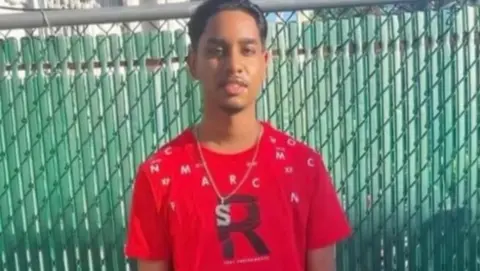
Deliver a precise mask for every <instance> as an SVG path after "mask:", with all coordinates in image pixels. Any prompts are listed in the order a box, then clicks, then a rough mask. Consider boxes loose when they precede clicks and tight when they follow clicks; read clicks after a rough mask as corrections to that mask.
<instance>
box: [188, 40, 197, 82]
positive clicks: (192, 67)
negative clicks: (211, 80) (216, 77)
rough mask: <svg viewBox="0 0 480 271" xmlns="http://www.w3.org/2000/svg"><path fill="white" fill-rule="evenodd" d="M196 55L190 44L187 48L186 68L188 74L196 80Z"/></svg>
mask: <svg viewBox="0 0 480 271" xmlns="http://www.w3.org/2000/svg"><path fill="white" fill-rule="evenodd" d="M196 58H197V56H196V51H195V50H194V49H192V47H191V46H190V48H189V50H188V55H187V65H188V70H189V71H190V75H191V76H192V77H193V79H195V80H198V78H197V69H196V67H197V65H196V64H197V59H196Z"/></svg>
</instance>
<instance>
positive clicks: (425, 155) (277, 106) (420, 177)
mask: <svg viewBox="0 0 480 271" xmlns="http://www.w3.org/2000/svg"><path fill="white" fill-rule="evenodd" d="M337 2H338V1H337ZM322 3H323V2H322ZM345 3H347V1H345ZM396 7H397V8H398V6H396ZM272 9H273V8H272ZM301 12H305V14H308V16H309V17H307V20H305V19H299V17H300V15H301V14H300V13H301ZM292 16H297V18H296V19H292V20H285V19H283V20H277V21H276V22H270V24H269V37H268V39H267V41H268V46H269V48H270V50H272V52H274V57H273V58H272V60H271V63H270V67H269V70H268V78H267V79H266V81H265V84H264V91H263V92H262V94H261V96H260V97H259V99H258V103H257V108H258V115H259V117H260V118H262V119H267V120H269V121H271V122H272V123H274V124H275V125H276V126H278V127H280V128H282V129H285V130H287V131H290V132H291V134H292V135H294V136H295V137H297V138H299V139H301V140H303V141H305V142H308V143H309V144H310V145H312V146H314V147H316V148H317V149H318V150H320V151H321V152H322V154H323V155H324V157H325V160H326V163H327V165H328V167H329V170H330V172H331V173H332V175H333V178H334V180H335V185H336V187H337V189H338V194H339V196H340V197H341V199H342V201H343V203H344V205H345V208H346V209H347V213H348V216H349V218H350V220H351V221H352V223H353V225H354V231H355V233H354V235H353V237H352V238H350V239H349V240H347V241H346V242H345V243H343V244H341V245H340V246H339V248H338V250H337V270H339V271H347V270H348V271H351V270H361V271H364V270H367V271H370V270H375V271H376V270H385V271H390V270H405V271H406V270H421V271H424V270H435V271H437V270H448V271H455V270H462V271H463V270H469V271H479V270H480V158H479V156H480V79H479V76H478V75H479V74H480V60H479V56H480V9H479V8H478V7H476V6H468V5H456V6H452V7H450V8H448V9H441V10H433V9H429V10H423V11H422V10H401V11H399V10H398V9H392V6H376V7H373V8H372V7H370V8H368V9H363V8H362V9H360V8H358V7H353V6H352V7H348V8H342V9H333V8H330V9H322V10H318V11H317V12H312V11H307V10H304V11H297V14H296V15H295V14H292ZM292 18H293V17H292ZM148 20H150V19H148ZM2 22H4V21H2V19H0V25H2ZM118 25H121V26H124V24H118ZM145 25H148V26H154V27H149V28H147V30H145V29H146V28H145ZM39 27H41V26H39ZM89 27H90V26H89ZM155 27H158V30H156V28H155ZM3 29H5V28H3ZM83 29H86V28H83ZM109 29H113V28H109ZM37 30H38V29H36V30H35V31H33V32H29V33H33V34H32V35H27V36H24V35H23V34H25V32H22V33H23V34H22V36H15V35H14V34H13V33H18V32H9V31H7V32H4V33H5V34H4V35H5V37H4V39H1V40H0V270H22V271H23V270H74V269H81V270H128V269H131V268H133V266H132V265H131V264H130V263H129V262H127V261H126V260H125V259H124V257H123V251H122V250H123V242H124V234H125V222H126V221H125V218H126V214H127V212H128V208H129V204H130V203H129V198H130V192H131V182H132V178H133V176H134V173H135V170H136V166H137V165H138V164H139V163H140V162H141V161H143V159H145V157H146V156H147V155H148V154H149V153H151V152H152V151H154V150H155V148H157V147H158V146H159V145H160V144H162V143H164V142H165V141H167V140H168V139H170V138H172V137H174V136H175V135H177V134H178V133H179V132H180V131H181V130H182V129H183V128H185V127H186V126H187V125H189V124H191V123H194V122H195V121H197V120H198V118H199V117H200V112H201V95H200V93H201V91H200V89H199V86H198V85H197V84H196V83H195V82H194V81H192V80H191V79H190V78H189V76H188V73H187V70H186V67H185V62H184V61H183V60H184V58H185V56H186V54H187V49H188V44H189V41H188V38H187V35H186V32H185V31H184V29H182V28H177V29H176V30H164V28H162V27H161V24H160V25H159V24H156V23H155V22H150V21H148V22H139V23H137V24H135V27H133V28H132V27H131V25H129V26H128V27H126V28H122V29H121V31H120V32H115V33H110V32H109V31H108V29H107V30H106V31H105V33H102V34H98V35H88V34H84V33H82V32H77V34H76V35H73V36H65V35H63V34H58V33H60V32H55V31H58V29H53V28H52V29H50V31H51V32H49V35H48V36H46V37H44V36H42V35H41V34H40V33H41V32H40V31H37ZM77 30H78V29H77ZM112 31H113V30H112ZM62 33H64V32H62Z"/></svg>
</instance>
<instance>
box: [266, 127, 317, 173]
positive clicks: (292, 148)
mask: <svg viewBox="0 0 480 271" xmlns="http://www.w3.org/2000/svg"><path fill="white" fill-rule="evenodd" d="M267 127H268V129H269V132H268V134H267V136H268V137H269V138H268V139H269V140H270V143H272V144H273V145H275V148H276V149H277V151H280V152H284V153H285V155H286V156H288V157H290V158H291V159H293V160H294V161H295V164H297V165H302V164H303V165H304V166H306V167H311V168H316V167H318V166H321V165H322V163H323V162H322V155H321V153H320V152H319V151H317V150H316V149H315V148H313V147H312V146H310V145H308V144H307V143H305V142H303V141H301V140H300V139H298V138H295V137H293V136H292V135H290V134H288V133H287V132H285V131H282V130H280V129H278V128H276V127H275V126H273V125H272V124H267Z"/></svg>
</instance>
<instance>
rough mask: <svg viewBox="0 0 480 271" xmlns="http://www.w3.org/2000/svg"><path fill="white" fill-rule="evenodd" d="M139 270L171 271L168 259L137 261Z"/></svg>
mask: <svg viewBox="0 0 480 271" xmlns="http://www.w3.org/2000/svg"><path fill="white" fill-rule="evenodd" d="M137 268H138V271H170V269H169V267H168V264H167V262H166V261H145V260H139V261H138V262H137Z"/></svg>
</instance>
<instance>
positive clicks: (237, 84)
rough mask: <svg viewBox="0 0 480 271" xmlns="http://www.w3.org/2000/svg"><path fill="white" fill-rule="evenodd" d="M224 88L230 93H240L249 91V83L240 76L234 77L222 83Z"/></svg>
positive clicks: (221, 85)
mask: <svg viewBox="0 0 480 271" xmlns="http://www.w3.org/2000/svg"><path fill="white" fill-rule="evenodd" d="M220 87H221V88H222V90H224V91H225V93H226V94H228V95H232V96H233V95H239V94H242V93H245V92H246V91H247V89H248V88H247V87H248V85H247V84H246V83H245V81H244V80H241V79H240V78H232V79H229V80H227V81H226V82H222V84H220Z"/></svg>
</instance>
